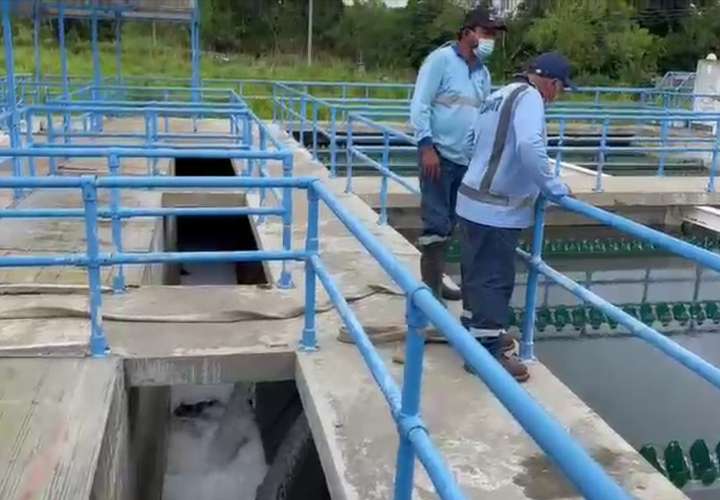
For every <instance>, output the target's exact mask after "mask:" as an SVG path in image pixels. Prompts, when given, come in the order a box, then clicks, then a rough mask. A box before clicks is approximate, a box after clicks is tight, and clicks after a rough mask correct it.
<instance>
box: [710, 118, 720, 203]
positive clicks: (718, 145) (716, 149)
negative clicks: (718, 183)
mask: <svg viewBox="0 0 720 500" xmlns="http://www.w3.org/2000/svg"><path fill="white" fill-rule="evenodd" d="M718 166H720V120H718V121H717V123H716V124H715V143H714V145H713V152H712V162H711V164H710V179H709V180H708V187H707V190H708V191H710V192H711V193H714V192H715V176H716V175H717V171H718Z"/></svg>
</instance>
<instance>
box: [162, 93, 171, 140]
mask: <svg viewBox="0 0 720 500" xmlns="http://www.w3.org/2000/svg"><path fill="white" fill-rule="evenodd" d="M163 97H164V98H165V102H167V101H168V99H169V95H168V91H167V90H166V91H165V93H164V95H163ZM163 121H164V122H165V123H164V125H165V133H166V134H168V133H170V117H169V115H167V114H165V115H164V116H163Z"/></svg>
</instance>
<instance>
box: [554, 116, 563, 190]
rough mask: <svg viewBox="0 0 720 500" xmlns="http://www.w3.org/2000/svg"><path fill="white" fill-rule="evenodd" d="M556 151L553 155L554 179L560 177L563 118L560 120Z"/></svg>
mask: <svg viewBox="0 0 720 500" xmlns="http://www.w3.org/2000/svg"><path fill="white" fill-rule="evenodd" d="M557 145H558V149H557V153H555V177H559V176H560V171H561V169H562V157H563V150H562V148H563V146H564V145H565V118H560V135H559V137H558V143H557Z"/></svg>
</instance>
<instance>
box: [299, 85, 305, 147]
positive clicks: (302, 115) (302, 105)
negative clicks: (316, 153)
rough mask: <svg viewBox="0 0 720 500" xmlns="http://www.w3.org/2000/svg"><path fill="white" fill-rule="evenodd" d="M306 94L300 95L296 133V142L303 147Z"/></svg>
mask: <svg viewBox="0 0 720 500" xmlns="http://www.w3.org/2000/svg"><path fill="white" fill-rule="evenodd" d="M306 96H307V94H302V95H301V96H300V132H299V133H298V142H299V143H300V146H302V147H305V115H306V113H307V97H306Z"/></svg>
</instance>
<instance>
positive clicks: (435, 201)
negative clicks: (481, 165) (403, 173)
mask: <svg viewBox="0 0 720 500" xmlns="http://www.w3.org/2000/svg"><path fill="white" fill-rule="evenodd" d="M438 156H439V155H438ZM419 163H420V162H419V161H418V164H419ZM466 171H467V166H463V165H458V164H457V163H453V162H451V161H449V160H446V159H445V158H443V157H442V156H440V178H439V179H428V178H426V177H425V176H424V175H423V171H422V165H420V175H419V177H420V195H421V199H420V216H421V217H422V223H423V231H422V236H421V237H420V239H419V240H418V243H419V244H420V246H425V245H428V244H430V243H434V242H438V241H447V240H449V239H450V237H451V236H452V233H453V230H454V229H455V222H456V216H455V204H456V203H457V192H458V188H459V187H460V183H461V182H462V178H463V176H464V175H465V172H466Z"/></svg>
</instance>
